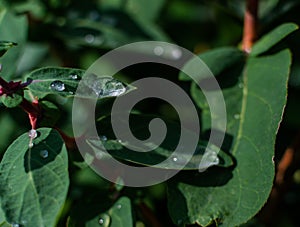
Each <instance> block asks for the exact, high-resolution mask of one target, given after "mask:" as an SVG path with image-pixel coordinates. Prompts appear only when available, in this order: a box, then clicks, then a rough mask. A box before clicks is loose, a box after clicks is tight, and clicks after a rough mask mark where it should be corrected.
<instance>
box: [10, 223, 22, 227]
mask: <svg viewBox="0 0 300 227" xmlns="http://www.w3.org/2000/svg"><path fill="white" fill-rule="evenodd" d="M11 226H12V227H20V224H18V223H14V224H12V225H11Z"/></svg>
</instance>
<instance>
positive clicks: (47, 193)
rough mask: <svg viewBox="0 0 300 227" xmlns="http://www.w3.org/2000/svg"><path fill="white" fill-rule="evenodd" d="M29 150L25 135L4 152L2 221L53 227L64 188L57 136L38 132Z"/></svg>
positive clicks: (0, 188)
mask: <svg viewBox="0 0 300 227" xmlns="http://www.w3.org/2000/svg"><path fill="white" fill-rule="evenodd" d="M37 132H38V136H37V138H35V139H34V141H33V143H34V145H33V147H32V148H29V143H30V139H29V136H28V133H25V134H23V135H21V136H20V137H19V138H17V139H16V140H15V141H14V143H12V144H11V145H10V146H9V148H8V149H7V151H6V153H5V154H4V157H3V159H2V161H1V163H0V172H1V175H0V195H1V206H2V209H3V211H4V213H5V217H6V221H7V222H9V223H12V224H20V225H25V226H49V227H50V226H54V225H55V222H56V218H57V216H58V214H59V211H60V210H61V208H62V205H63V204H64V201H65V198H66V195H67V191H68V186H69V177H68V156H67V150H66V148H65V145H64V143H63V141H62V139H61V137H60V135H59V133H58V132H57V131H55V130H53V129H49V128H41V129H39V130H37Z"/></svg>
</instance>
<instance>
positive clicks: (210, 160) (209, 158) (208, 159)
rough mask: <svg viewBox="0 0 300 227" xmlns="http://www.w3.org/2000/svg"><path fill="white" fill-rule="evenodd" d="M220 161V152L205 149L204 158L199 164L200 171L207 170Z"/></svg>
mask: <svg viewBox="0 0 300 227" xmlns="http://www.w3.org/2000/svg"><path fill="white" fill-rule="evenodd" d="M219 162H220V160H219V158H218V154H217V152H215V151H212V150H207V151H205V153H204V155H203V157H202V160H201V162H200V164H199V168H198V170H199V172H203V171H205V170H206V169H207V168H208V167H210V166H214V165H218V164H219Z"/></svg>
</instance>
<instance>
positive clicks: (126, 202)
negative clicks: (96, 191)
mask: <svg viewBox="0 0 300 227" xmlns="http://www.w3.org/2000/svg"><path fill="white" fill-rule="evenodd" d="M108 213H109V215H110V217H111V224H110V227H127V226H134V222H133V215H132V211H131V202H130V199H129V198H127V197H121V198H120V199H119V200H118V201H117V202H116V203H115V204H114V205H113V207H111V208H110V209H109V211H108Z"/></svg>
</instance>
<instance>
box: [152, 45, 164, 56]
mask: <svg viewBox="0 0 300 227" xmlns="http://www.w3.org/2000/svg"><path fill="white" fill-rule="evenodd" d="M153 52H154V54H155V55H157V56H161V55H162V54H163V53H164V49H163V48H162V47H161V46H157V47H155V48H154V50H153Z"/></svg>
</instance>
